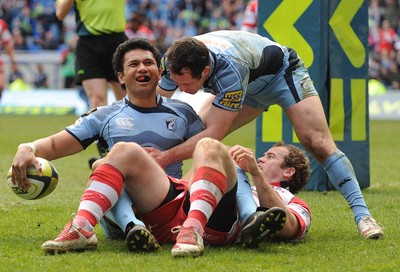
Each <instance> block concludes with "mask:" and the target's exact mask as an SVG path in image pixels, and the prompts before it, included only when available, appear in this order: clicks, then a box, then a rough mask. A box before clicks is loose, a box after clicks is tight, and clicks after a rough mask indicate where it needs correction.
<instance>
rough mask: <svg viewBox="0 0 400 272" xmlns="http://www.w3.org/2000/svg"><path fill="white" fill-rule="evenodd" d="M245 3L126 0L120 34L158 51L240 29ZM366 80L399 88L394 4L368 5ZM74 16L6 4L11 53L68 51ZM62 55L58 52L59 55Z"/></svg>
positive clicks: (399, 26)
mask: <svg viewBox="0 0 400 272" xmlns="http://www.w3.org/2000/svg"><path fill="white" fill-rule="evenodd" d="M248 2H249V1H248V0H222V1H217V0H158V1H156V0H127V1H126V12H125V16H126V21H127V24H126V34H127V36H128V37H130V38H132V37H138V36H139V37H144V38H147V39H149V40H150V41H152V42H153V43H154V44H155V45H156V46H157V47H158V48H159V49H160V50H161V52H165V50H166V49H167V48H168V46H169V45H170V44H171V43H172V42H173V41H174V40H175V39H177V38H179V37H182V36H192V35H197V34H201V33H205V32H208V31H213V30H218V29H240V27H241V25H242V21H243V14H244V11H245V8H246V5H247V3H248ZM368 5H369V30H370V31H369V39H368V43H369V49H370V54H369V78H370V79H371V82H372V80H374V81H376V82H377V83H379V84H380V85H382V88H383V89H385V90H386V89H396V90H398V89H400V72H399V67H400V0H368ZM74 16H75V15H74V14H73V12H71V13H70V14H69V15H68V16H67V18H65V19H64V20H63V21H59V20H57V18H56V17H55V1H54V0H6V1H2V2H1V9H0V18H2V19H3V20H5V21H6V23H7V24H8V25H9V28H10V31H11V33H12V35H13V38H14V41H15V49H16V50H26V51H35V50H59V51H60V52H66V51H68V50H72V49H73V47H74V43H75V41H76V34H75V17H74ZM63 54H64V53H63Z"/></svg>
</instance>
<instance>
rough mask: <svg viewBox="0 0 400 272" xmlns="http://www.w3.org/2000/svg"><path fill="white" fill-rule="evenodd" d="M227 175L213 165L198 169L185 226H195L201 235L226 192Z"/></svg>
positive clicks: (194, 178)
mask: <svg viewBox="0 0 400 272" xmlns="http://www.w3.org/2000/svg"><path fill="white" fill-rule="evenodd" d="M226 187H227V180H226V176H225V175H224V174H222V173H221V172H219V171H218V170H216V169H214V168H211V167H206V166H203V167H200V168H198V169H197V170H196V172H195V174H194V177H193V182H192V185H191V187H190V210H189V213H188V217H187V219H186V220H185V222H184V223H183V226H184V227H195V228H196V229H197V231H198V233H199V234H200V235H203V233H204V228H205V226H206V224H207V222H208V219H209V218H210V216H211V214H212V213H213V211H214V210H215V208H216V207H217V205H218V202H219V201H220V200H221V198H222V196H223V195H224V194H225V192H226Z"/></svg>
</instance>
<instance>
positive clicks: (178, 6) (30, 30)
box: [0, 0, 248, 51]
mask: <svg viewBox="0 0 400 272" xmlns="http://www.w3.org/2000/svg"><path fill="white" fill-rule="evenodd" d="M247 2H248V1H245V0H222V1H217V0H158V1H155V0H127V1H126V8H125V10H126V12H125V16H126V21H127V31H126V32H127V35H128V36H130V37H134V36H142V37H146V38H149V39H150V40H152V41H153V42H154V44H155V45H157V46H158V47H159V49H160V50H161V51H164V50H166V48H167V47H168V46H169V45H170V44H171V43H172V41H173V40H175V39H176V38H179V37H182V36H189V35H190V36H191V35H196V34H201V33H204V32H209V31H213V30H218V29H238V28H240V25H241V19H242V14H243V11H244V9H245V8H246V4H247ZM74 16H75V15H74V14H73V12H71V13H70V14H69V15H68V16H67V18H66V19H64V20H63V21H62V22H61V21H59V20H57V18H56V17H55V1H54V0H7V1H2V3H1V10H0V18H2V19H4V20H5V21H6V23H7V24H8V26H9V28H10V30H11V32H12V35H13V37H14V40H15V48H16V50H28V51H34V50H60V49H63V48H65V47H66V46H68V44H69V43H70V42H71V40H73V39H74V35H75V17H74Z"/></svg>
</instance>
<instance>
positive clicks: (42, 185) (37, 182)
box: [7, 157, 58, 200]
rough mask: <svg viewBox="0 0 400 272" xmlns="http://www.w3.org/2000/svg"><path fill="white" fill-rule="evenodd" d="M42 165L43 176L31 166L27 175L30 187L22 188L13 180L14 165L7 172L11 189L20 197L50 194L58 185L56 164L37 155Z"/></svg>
mask: <svg viewBox="0 0 400 272" xmlns="http://www.w3.org/2000/svg"><path fill="white" fill-rule="evenodd" d="M37 160H38V161H39V164H40V166H41V167H42V174H43V175H42V176H39V175H38V172H37V171H36V168H35V167H34V166H30V167H28V169H27V177H28V179H29V181H30V183H31V185H30V186H29V188H28V189H21V188H19V187H18V186H17V185H14V184H13V183H12V182H11V173H12V167H11V168H10V169H9V170H8V173H7V183H8V186H10V188H11V190H12V191H13V192H14V193H15V194H16V195H17V196H19V197H21V198H23V199H28V200H34V199H40V198H43V197H45V196H47V195H49V194H50V193H51V192H53V190H54V189H55V188H56V187H57V184H58V173H57V170H56V168H55V167H54V165H53V164H52V163H51V162H50V161H48V160H46V159H43V158H39V157H37Z"/></svg>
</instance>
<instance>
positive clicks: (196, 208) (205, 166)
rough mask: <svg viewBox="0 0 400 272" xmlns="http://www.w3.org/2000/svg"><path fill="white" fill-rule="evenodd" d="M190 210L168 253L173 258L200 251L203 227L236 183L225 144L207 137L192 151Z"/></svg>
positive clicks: (201, 249) (201, 248)
mask: <svg viewBox="0 0 400 272" xmlns="http://www.w3.org/2000/svg"><path fill="white" fill-rule="evenodd" d="M192 169H193V173H194V174H193V178H192V180H191V187H190V209H189V213H188V217H187V219H186V220H185V222H184V223H183V225H182V226H181V228H180V232H179V234H178V236H177V239H176V243H175V245H174V246H173V248H172V250H171V253H172V255H173V256H174V257H182V256H193V257H197V256H200V255H201V254H202V253H203V250H204V246H203V239H202V236H203V234H204V228H205V225H206V224H207V222H208V220H209V218H210V216H211V214H212V213H213V211H214V210H215V208H216V207H217V205H218V203H219V201H220V200H221V198H222V197H223V196H224V194H225V192H226V191H230V190H232V188H234V186H235V185H236V173H235V167H234V164H233V161H232V159H231V157H230V156H229V153H228V151H227V150H226V148H225V146H224V145H223V144H221V143H220V142H219V141H217V140H214V139H211V138H203V139H202V140H200V141H199V142H198V143H197V145H196V149H195V151H194V153H193V163H192Z"/></svg>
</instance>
